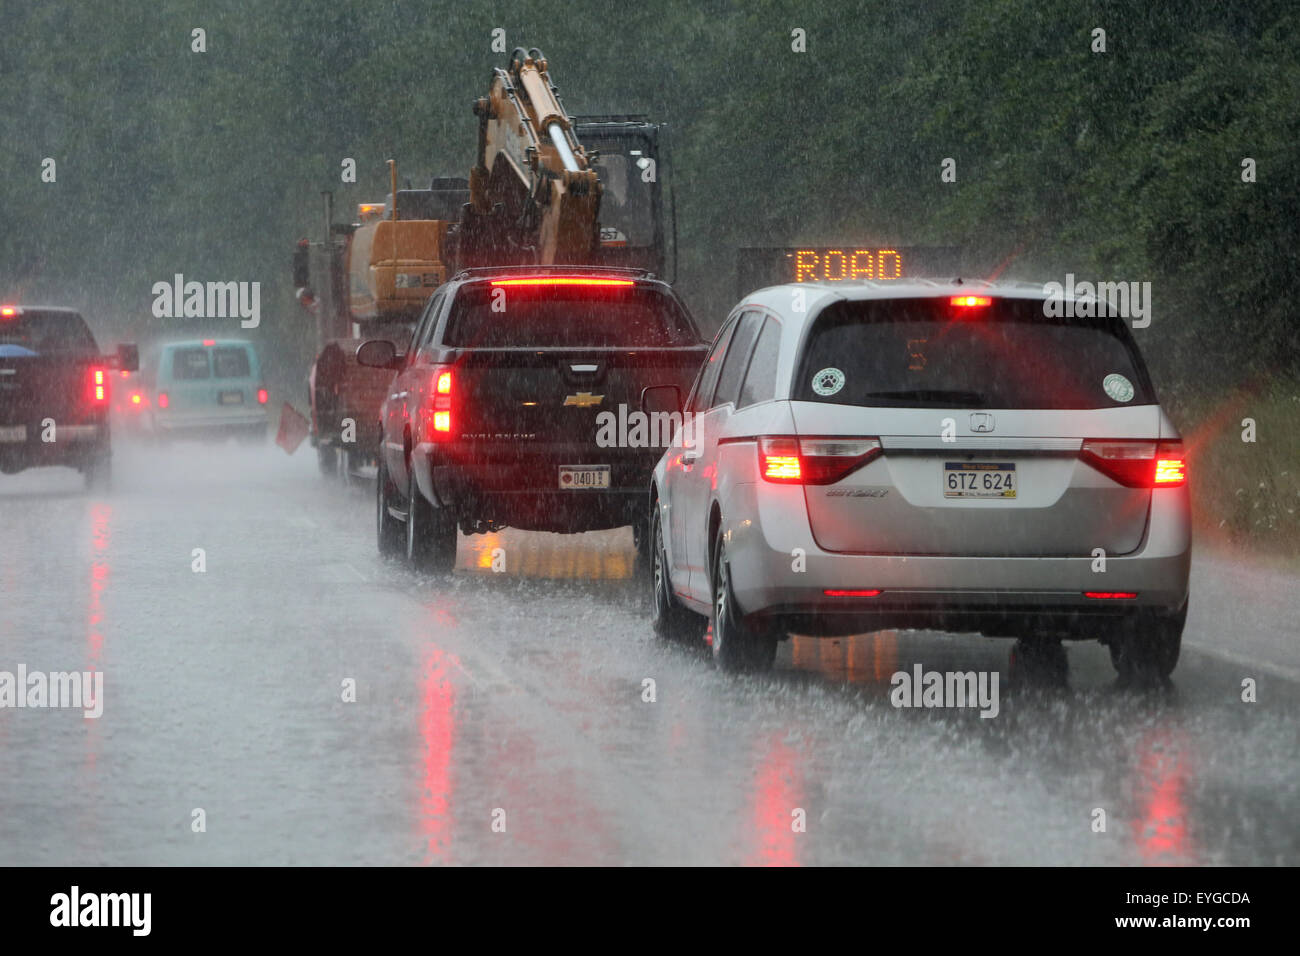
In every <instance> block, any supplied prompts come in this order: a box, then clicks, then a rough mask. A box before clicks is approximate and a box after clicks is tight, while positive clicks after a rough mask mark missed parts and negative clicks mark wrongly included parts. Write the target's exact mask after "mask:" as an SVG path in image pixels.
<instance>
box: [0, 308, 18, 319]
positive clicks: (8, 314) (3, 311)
mask: <svg viewBox="0 0 1300 956" xmlns="http://www.w3.org/2000/svg"><path fill="white" fill-rule="evenodd" d="M17 314H18V306H16V305H5V306H0V316H2V317H4V318H6V319H12V318H13V317H14V316H16V315H17Z"/></svg>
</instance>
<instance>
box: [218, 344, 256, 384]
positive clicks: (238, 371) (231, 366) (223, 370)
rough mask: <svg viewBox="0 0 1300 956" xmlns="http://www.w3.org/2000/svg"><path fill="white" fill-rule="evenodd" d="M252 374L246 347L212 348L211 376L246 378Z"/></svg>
mask: <svg viewBox="0 0 1300 956" xmlns="http://www.w3.org/2000/svg"><path fill="white" fill-rule="evenodd" d="M252 374H253V373H252V370H251V369H250V367H249V363H248V350H247V349H245V348H240V347H237V346H232V347H226V348H219V349H213V350H212V377H213V378H248V377H249V376H250V375H252Z"/></svg>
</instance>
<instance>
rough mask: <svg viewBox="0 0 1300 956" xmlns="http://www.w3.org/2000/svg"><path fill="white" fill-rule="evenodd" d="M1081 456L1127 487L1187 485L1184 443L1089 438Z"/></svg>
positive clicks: (1081, 451)
mask: <svg viewBox="0 0 1300 956" xmlns="http://www.w3.org/2000/svg"><path fill="white" fill-rule="evenodd" d="M1079 456H1080V457H1081V458H1082V459H1083V460H1084V461H1086V462H1087V463H1088V464H1090V465H1092V467H1094V468H1096V469H1097V470H1098V471H1100V472H1101V473H1102V474H1104V475H1106V476H1107V477H1108V478H1111V479H1113V480H1114V481H1117V482H1119V483H1120V484H1121V485H1124V486H1125V487H1127V488H1156V487H1159V488H1178V487H1181V486H1182V485H1185V484H1187V460H1186V459H1185V458H1184V456H1183V445H1182V442H1156V441H1124V440H1115V441H1106V440H1103V439H1089V440H1088V441H1085V442H1084V443H1083V447H1082V448H1081V449H1080V452H1079Z"/></svg>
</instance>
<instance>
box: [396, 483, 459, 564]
mask: <svg viewBox="0 0 1300 956" xmlns="http://www.w3.org/2000/svg"><path fill="white" fill-rule="evenodd" d="M406 560H407V561H409V562H410V563H411V566H412V567H414V568H416V569H418V570H420V571H427V572H431V573H434V574H448V573H450V572H451V570H452V569H453V568H454V567H456V521H455V519H454V518H452V516H451V515H450V514H449V513H448V512H447V509H446V508H435V507H434V506H433V505H432V504H430V503H429V500H428V499H427V498H425V497H424V495H422V494H421V493H420V486H419V485H418V484H416V481H415V473H414V472H412V473H411V478H410V484H409V485H408V486H407V494H406Z"/></svg>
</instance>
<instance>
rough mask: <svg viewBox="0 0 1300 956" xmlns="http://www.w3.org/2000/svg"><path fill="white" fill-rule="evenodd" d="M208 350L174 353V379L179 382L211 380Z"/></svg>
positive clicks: (190, 349)
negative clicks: (201, 379) (198, 379)
mask: <svg viewBox="0 0 1300 956" xmlns="http://www.w3.org/2000/svg"><path fill="white" fill-rule="evenodd" d="M211 374H212V373H211V372H210V371H209V369H208V350H207V349H203V348H197V349H196V348H189V349H177V350H176V351H174V352H173V353H172V378H174V379H176V380H177V381H185V380H187V379H196V378H210V377H211Z"/></svg>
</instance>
